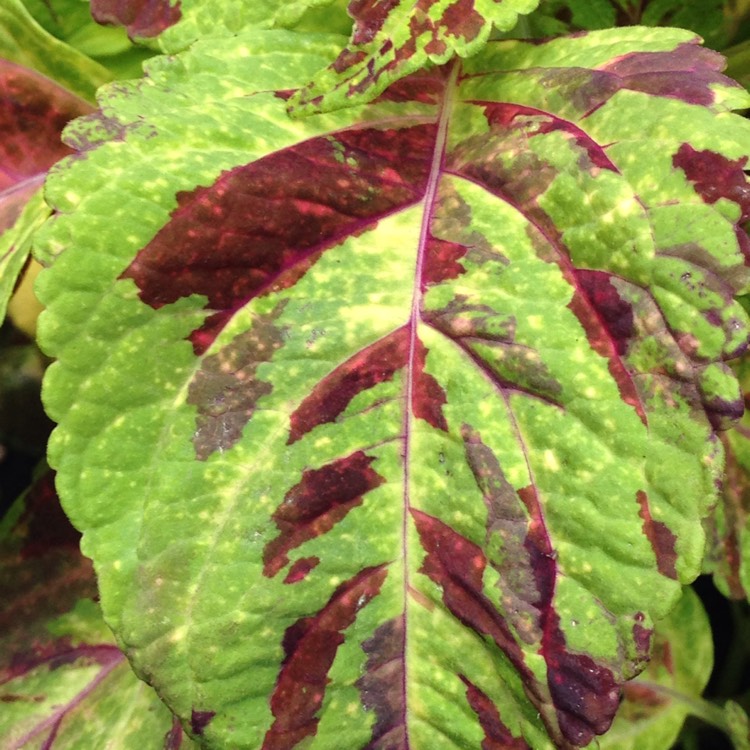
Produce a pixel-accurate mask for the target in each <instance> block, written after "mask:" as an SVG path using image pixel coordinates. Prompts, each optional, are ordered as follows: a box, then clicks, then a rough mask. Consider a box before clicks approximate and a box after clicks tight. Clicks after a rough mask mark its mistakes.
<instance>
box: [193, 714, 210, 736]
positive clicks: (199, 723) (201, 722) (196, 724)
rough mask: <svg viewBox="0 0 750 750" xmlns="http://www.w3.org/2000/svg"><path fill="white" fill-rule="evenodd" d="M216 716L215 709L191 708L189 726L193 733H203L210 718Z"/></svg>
mask: <svg viewBox="0 0 750 750" xmlns="http://www.w3.org/2000/svg"><path fill="white" fill-rule="evenodd" d="M214 716H216V711H196V710H195V709H193V711H192V713H191V714H190V728H191V729H192V730H193V733H194V734H197V735H201V734H203V732H204V730H205V729H206V727H207V726H208V725H209V723H210V721H211V719H213V718H214Z"/></svg>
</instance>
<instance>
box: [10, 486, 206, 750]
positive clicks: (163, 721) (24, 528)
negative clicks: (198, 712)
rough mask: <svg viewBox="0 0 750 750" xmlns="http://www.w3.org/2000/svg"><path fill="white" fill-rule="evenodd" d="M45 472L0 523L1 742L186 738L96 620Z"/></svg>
mask: <svg viewBox="0 0 750 750" xmlns="http://www.w3.org/2000/svg"><path fill="white" fill-rule="evenodd" d="M52 480H53V477H52V473H51V472H47V473H46V474H44V475H43V476H41V477H40V478H39V479H38V480H37V482H36V483H35V485H34V486H33V488H32V489H31V490H30V491H29V492H28V493H26V494H25V495H24V496H22V497H21V498H19V500H18V501H17V502H16V504H15V505H14V506H13V507H12V508H11V509H10V511H9V512H8V513H7V514H6V516H5V517H4V519H3V521H2V525H0V595H2V599H3V611H2V615H0V632H2V638H1V639H0V701H2V704H3V711H2V713H1V714H0V734H1V735H2V738H3V748H4V749H5V750H21V749H22V748H23V749H24V750H26V749H30V748H42V747H43V748H46V749H48V750H74V749H75V748H83V747H91V748H94V747H107V748H111V750H139V749H140V748H144V747H165V748H190V747H193V744H192V743H191V742H190V741H189V740H188V739H187V738H186V737H185V736H184V733H183V732H182V730H181V728H179V726H173V722H172V717H171V715H170V713H169V711H168V710H167V709H166V708H165V706H164V705H163V704H162V703H161V701H159V699H158V697H157V696H156V694H155V693H154V691H153V690H152V689H151V688H149V687H148V686H147V685H145V684H144V683H142V682H140V681H139V680H138V679H137V678H136V676H135V675H134V674H133V672H132V670H131V669H130V667H129V665H128V663H127V661H126V660H125V657H124V656H123V655H122V653H121V652H120V650H119V649H118V648H117V646H116V645H115V643H114V639H113V637H112V634H111V632H110V631H109V629H108V628H107V627H106V625H105V624H104V622H103V621H102V618H101V613H100V611H99V607H98V606H97V605H96V604H95V602H94V601H93V597H94V596H95V594H96V584H95V580H94V575H93V570H92V568H91V564H90V562H89V561H88V560H87V559H85V558H84V557H82V556H81V554H80V552H79V551H78V534H77V532H76V531H75V530H74V529H73V528H72V526H70V523H69V522H68V520H67V519H66V518H65V516H64V514H63V512H62V510H61V508H60V506H59V503H58V501H57V497H56V495H55V492H54V487H53V482H52ZM167 735H170V736H171V737H170V742H169V744H167V743H166V741H165V740H166V738H167Z"/></svg>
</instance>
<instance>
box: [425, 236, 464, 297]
mask: <svg viewBox="0 0 750 750" xmlns="http://www.w3.org/2000/svg"><path fill="white" fill-rule="evenodd" d="M467 249H468V248H467V247H466V246H465V245H461V244H459V243H458V242H448V241H446V240H439V239H436V238H434V237H430V238H429V239H428V241H427V247H426V248H425V264H424V272H423V274H422V286H423V288H426V287H427V286H428V285H430V284H439V283H440V282H441V281H447V280H449V279H456V278H458V277H459V276H460V275H461V274H463V273H466V269H465V268H464V267H463V265H462V264H461V263H459V261H460V260H461V258H463V257H464V255H466V251H467Z"/></svg>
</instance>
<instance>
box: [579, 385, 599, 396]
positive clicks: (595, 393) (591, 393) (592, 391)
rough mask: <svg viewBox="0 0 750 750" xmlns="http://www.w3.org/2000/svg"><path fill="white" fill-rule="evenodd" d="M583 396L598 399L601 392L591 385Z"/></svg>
mask: <svg viewBox="0 0 750 750" xmlns="http://www.w3.org/2000/svg"><path fill="white" fill-rule="evenodd" d="M583 395H584V396H586V398H597V397H598V396H599V391H597V390H596V388H594V386H592V385H590V386H589V387H588V388H587V389H586V390H585V391H584V392H583Z"/></svg>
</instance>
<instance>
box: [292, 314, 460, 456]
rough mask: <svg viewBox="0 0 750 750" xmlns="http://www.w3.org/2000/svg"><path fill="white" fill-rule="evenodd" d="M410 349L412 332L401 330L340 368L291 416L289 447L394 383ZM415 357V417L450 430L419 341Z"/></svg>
mask: <svg viewBox="0 0 750 750" xmlns="http://www.w3.org/2000/svg"><path fill="white" fill-rule="evenodd" d="M409 347H410V332H409V329H408V328H407V327H403V328H399V329H398V330H396V331H394V332H393V333H392V334H389V335H388V336H386V337H385V338H382V339H380V340H379V341H376V342H375V343H374V344H371V345H370V346H368V347H366V348H365V349H363V350H362V351H360V352H359V353H357V354H355V355H354V356H353V357H352V358H351V359H348V360H347V361H346V362H344V363H343V364H341V365H339V366H338V367H337V368H336V369H335V370H333V371H332V372H331V373H329V374H328V375H327V376H326V377H325V378H323V379H322V380H321V381H320V382H319V383H318V384H317V385H316V386H315V388H313V390H312V392H311V393H310V395H309V396H307V398H305V399H304V401H302V403H301V404H300V405H299V406H298V407H297V409H296V410H295V411H294V412H293V413H292V415H291V416H290V418H289V423H290V428H289V439H288V441H287V444H289V445H291V444H292V443H294V442H296V441H297V440H299V439H300V438H301V437H303V436H304V435H306V434H307V433H308V432H310V430H312V429H313V428H315V427H317V426H318V425H320V424H326V423H329V422H335V421H336V419H337V418H338V417H339V415H341V414H342V413H343V412H344V411H345V410H346V407H347V406H348V405H349V403H350V402H351V400H352V399H353V398H354V397H355V396H356V395H357V394H358V393H362V392H363V391H366V390H368V389H370V388H372V387H373V386H375V385H377V384H378V383H383V382H387V381H389V380H392V379H393V377H394V375H395V374H396V373H397V372H398V371H399V370H402V369H403V368H404V367H406V365H407V363H408V359H409ZM414 355H415V361H414V363H413V366H414V372H413V373H412V377H413V378H414V380H415V384H414V403H413V406H412V408H413V410H414V415H415V416H416V417H418V418H420V419H424V420H426V421H427V422H429V423H430V424H431V425H432V426H433V427H438V428H440V429H443V430H447V425H446V423H445V418H444V417H443V414H442V407H443V404H445V402H446V398H445V393H444V392H443V390H442V388H441V387H440V385H439V384H438V382H437V381H436V380H435V378H433V377H432V375H429V374H428V373H426V372H425V371H424V363H425V357H426V355H427V350H426V349H425V347H424V344H422V342H421V341H419V340H417V342H416V350H415V353H414Z"/></svg>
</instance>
